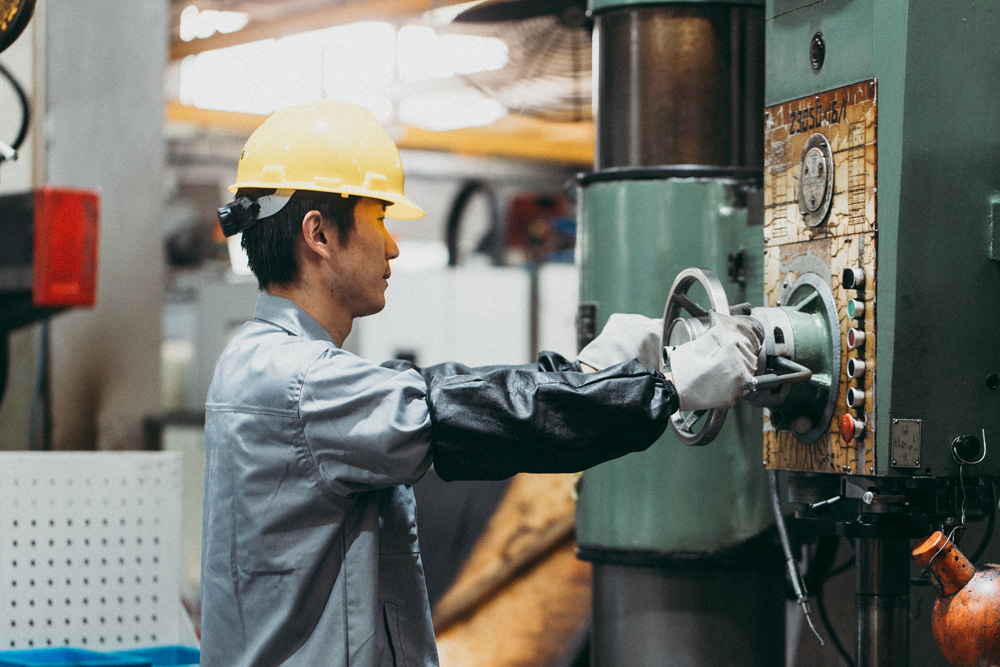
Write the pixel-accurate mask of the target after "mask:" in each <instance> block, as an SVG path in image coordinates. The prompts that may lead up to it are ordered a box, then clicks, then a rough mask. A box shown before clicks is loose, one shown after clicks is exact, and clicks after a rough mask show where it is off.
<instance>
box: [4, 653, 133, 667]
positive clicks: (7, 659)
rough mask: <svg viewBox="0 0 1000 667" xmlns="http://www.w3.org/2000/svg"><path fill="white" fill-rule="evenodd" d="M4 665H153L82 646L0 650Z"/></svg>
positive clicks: (86, 666)
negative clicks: (88, 649) (82, 647)
mask: <svg viewBox="0 0 1000 667" xmlns="http://www.w3.org/2000/svg"><path fill="white" fill-rule="evenodd" d="M0 665H3V667H41V666H43V665H44V667H151V665H152V663H151V662H150V661H149V659H148V658H142V657H140V656H125V655H111V654H107V653H98V652H97V651H87V650H85V649H80V648H38V649H27V650H20V651H0Z"/></svg>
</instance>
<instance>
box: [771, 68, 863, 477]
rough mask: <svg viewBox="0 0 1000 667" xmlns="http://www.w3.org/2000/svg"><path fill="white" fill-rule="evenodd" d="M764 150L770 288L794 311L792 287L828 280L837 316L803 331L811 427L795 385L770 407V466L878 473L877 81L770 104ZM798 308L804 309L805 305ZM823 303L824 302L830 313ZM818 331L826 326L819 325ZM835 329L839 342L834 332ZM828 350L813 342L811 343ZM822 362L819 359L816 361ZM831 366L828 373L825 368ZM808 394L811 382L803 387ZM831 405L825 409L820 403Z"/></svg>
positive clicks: (800, 354)
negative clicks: (802, 420)
mask: <svg viewBox="0 0 1000 667" xmlns="http://www.w3.org/2000/svg"><path fill="white" fill-rule="evenodd" d="M764 131H765V148H764V151H765V153H764V200H765V201H764V253H765V256H764V295H765V303H764V307H765V309H766V308H774V307H778V308H787V307H788V305H789V304H788V303H787V299H788V295H789V291H788V286H789V285H791V284H801V283H802V282H803V281H807V282H810V283H811V284H814V285H822V286H823V288H822V289H819V290H816V297H815V298H820V297H823V299H824V300H828V302H829V303H828V304H827V305H828V309H829V310H831V311H832V313H833V315H832V317H828V318H826V319H823V320H822V321H820V320H819V319H815V318H814V319H815V321H816V323H817V324H829V325H830V326H829V327H827V326H822V327H818V328H822V329H824V335H823V337H820V338H816V339H811V338H809V336H808V335H807V334H806V332H807V331H808V329H807V328H800V330H799V331H798V332H797V335H796V347H797V348H798V349H796V350H795V359H796V360H798V361H801V362H803V363H805V364H806V365H807V366H809V365H810V363H808V362H806V361H805V360H806V359H807V358H808V356H809V355H810V354H812V355H813V357H814V358H819V356H820V352H823V358H824V359H829V360H830V365H831V366H832V367H831V368H830V369H829V370H828V371H826V369H823V370H821V371H820V372H818V373H817V372H816V371H817V368H812V367H811V369H812V370H813V371H814V374H815V376H816V377H814V378H813V379H812V380H811V383H812V386H814V387H817V388H818V387H819V386H820V385H819V383H820V382H823V381H824V377H826V378H828V382H827V385H826V386H827V388H828V390H827V395H826V396H824V395H823V392H822V391H817V393H816V396H815V398H812V399H811V401H812V402H813V403H816V404H817V409H815V410H814V411H813V412H812V415H811V417H812V419H813V420H814V421H816V420H818V422H816V423H814V424H813V428H812V429H810V430H808V431H805V432H804V431H803V430H802V429H797V428H795V424H796V419H795V417H796V413H798V412H803V413H804V412H805V411H806V410H807V407H806V403H807V402H808V401H805V400H798V399H797V396H796V393H792V394H790V398H789V399H788V400H786V401H784V403H783V404H780V405H779V404H777V403H775V405H773V406H771V407H765V410H764V463H765V465H766V467H768V468H771V469H778V470H795V471H803V472H831V473H848V474H861V475H865V474H872V473H874V472H875V469H876V465H875V459H874V457H875V446H874V440H875V438H874V434H875V429H876V428H877V427H878V424H876V422H875V395H876V394H875V381H876V380H875V369H876V359H875V339H876V330H875V322H876V303H875V288H876V282H877V281H876V277H877V273H876V248H877V242H878V229H877V224H876V167H877V142H876V138H877V137H876V133H877V132H876V131H877V84H876V81H874V80H871V81H863V82H860V83H857V84H853V85H850V86H844V87H842V88H837V89H835V90H829V91H826V92H823V93H819V94H816V95H811V96H808V97H804V98H800V99H796V100H791V101H788V102H784V103H782V104H777V105H774V106H771V107H768V108H767V109H766V112H765V129H764ZM799 310H806V309H804V308H800V309H799ZM821 310H822V309H820V310H817V311H816V312H820V311H821ZM818 328H817V329H818ZM827 328H829V329H831V330H832V331H830V334H829V335H830V336H832V339H831V340H826V337H827V334H826V333H825V330H826V329H827ZM824 345H825V346H827V348H828V349H827V350H824V351H820V350H812V351H810V350H808V349H807V348H808V347H809V346H813V347H821V346H824ZM812 363H813V365H815V361H813V362H812ZM827 373H828V374H827ZM792 391H793V392H797V394H798V395H799V396H800V397H804V391H805V389H804V386H803V388H800V389H793V390H792ZM824 398H825V399H826V400H827V401H828V408H827V409H826V410H823V411H820V410H819V409H818V404H819V403H822V402H824Z"/></svg>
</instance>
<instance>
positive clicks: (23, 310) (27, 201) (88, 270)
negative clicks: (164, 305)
mask: <svg viewBox="0 0 1000 667" xmlns="http://www.w3.org/2000/svg"><path fill="white" fill-rule="evenodd" d="M34 6H35V2H34V0H2V1H0V51H3V50H4V49H6V48H7V47H8V46H10V45H11V44H12V43H13V42H14V41H15V40H16V39H17V38H18V37H19V36H20V35H21V33H22V32H24V29H25V27H27V25H28V22H29V21H30V20H31V16H32V13H33V10H34ZM0 75H2V76H3V78H4V79H6V80H7V81H8V82H9V83H10V85H11V86H12V87H13V89H14V92H15V93H16V95H17V99H18V101H19V103H20V105H21V123H20V129H19V130H18V133H17V137H16V138H15V139H14V141H13V142H12V143H11V144H7V143H4V142H2V141H0V167H2V165H3V162H5V161H8V160H14V159H16V158H17V151H18V149H19V148H20V147H21V145H22V143H23V142H24V140H25V137H26V136H27V134H28V128H29V126H30V122H31V107H30V103H29V100H28V96H27V94H26V93H25V91H24V89H23V87H22V86H21V85H20V83H19V82H18V81H17V79H16V78H15V77H14V75H13V74H12V73H11V72H10V71H9V70H8V69H7V68H6V67H3V66H2V65H0ZM98 209H99V205H98V195H97V193H95V192H92V191H88V190H74V189H68V188H55V187H49V186H45V187H39V188H35V189H34V190H33V191H30V192H25V193H17V194H9V195H3V196H0V236H2V238H3V243H2V244H0V403H2V401H3V396H4V393H5V390H6V386H7V376H8V367H9V362H10V359H9V338H10V334H11V332H12V331H14V330H16V329H18V328H20V327H23V326H26V325H29V324H32V323H35V322H39V321H47V319H48V318H49V317H51V316H52V315H53V314H55V313H57V312H60V311H62V310H64V309H66V308H70V307H77V306H93V305H94V304H95V303H96V298H97V247H98V246H97V243H98V238H97V231H98ZM46 334H47V330H43V336H42V339H43V344H42V358H41V363H40V367H41V368H40V375H42V376H43V377H42V381H41V382H40V388H41V391H42V393H43V394H45V393H46V391H47V381H46V379H45V377H44V375H45V374H46V373H47V364H48V360H47V357H48V351H47V335H46ZM45 402H46V403H47V400H46V401H45ZM46 412H47V410H46ZM43 430H44V427H43ZM45 440H46V438H44V437H43V438H42V442H43V443H44V441H45Z"/></svg>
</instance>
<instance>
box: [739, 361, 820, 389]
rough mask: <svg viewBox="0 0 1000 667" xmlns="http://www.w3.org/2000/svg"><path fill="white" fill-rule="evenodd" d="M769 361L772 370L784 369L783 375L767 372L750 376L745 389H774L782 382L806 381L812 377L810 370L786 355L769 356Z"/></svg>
mask: <svg viewBox="0 0 1000 667" xmlns="http://www.w3.org/2000/svg"><path fill="white" fill-rule="evenodd" d="M769 361H770V364H769V365H770V366H771V368H772V369H773V370H776V371H785V373H784V374H783V375H779V374H778V373H768V374H767V375H760V376H757V377H752V378H750V379H749V380H747V389H749V390H750V391H752V392H753V391H761V390H763V389H774V388H775V387H780V386H781V385H784V384H793V383H795V382H807V381H808V380H809V379H810V378H812V371H811V370H809V369H808V368H806V367H805V366H803V365H802V364H797V363H795V362H794V361H792V360H791V359H788V358H786V357H771V358H770V360H769Z"/></svg>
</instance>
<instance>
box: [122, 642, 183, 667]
mask: <svg viewBox="0 0 1000 667" xmlns="http://www.w3.org/2000/svg"><path fill="white" fill-rule="evenodd" d="M113 655H121V656H126V657H132V658H140V659H142V660H146V661H148V662H147V663H146V664H149V665H154V666H158V665H171V666H173V667H198V665H199V664H200V663H201V651H199V650H198V649H196V648H190V647H188V646H157V647H155V648H137V649H130V650H128V651H119V652H118V653H115V654H113Z"/></svg>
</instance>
